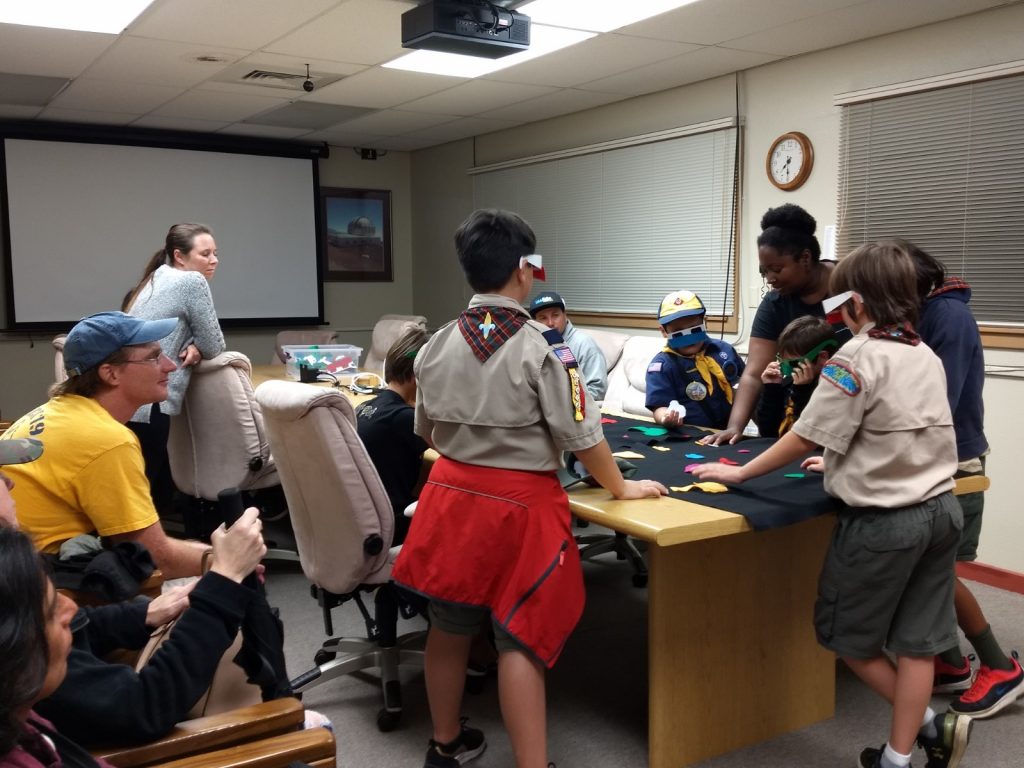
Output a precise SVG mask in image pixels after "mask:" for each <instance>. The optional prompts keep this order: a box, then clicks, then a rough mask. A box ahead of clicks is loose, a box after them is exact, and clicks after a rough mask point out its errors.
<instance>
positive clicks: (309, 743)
mask: <svg viewBox="0 0 1024 768" xmlns="http://www.w3.org/2000/svg"><path fill="white" fill-rule="evenodd" d="M336 756H337V747H336V746H335V741H334V734H333V733H331V732H330V731H329V730H327V729H326V728H310V729H309V730H306V731H293V732H291V733H285V734H282V735H280V736H273V737H271V738H269V739H261V740H260V741H252V742H248V743H245V744H239V745H237V746H234V747H228V748H227V749H219V750H217V751H215V752H204V753H202V754H198V755H192V756H191V757H186V758H183V759H181V760H174V761H172V762H170V763H160V764H159V765H158V766H154V768H287V766H289V765H290V764H291V763H293V762H295V761H299V762H302V763H306V764H307V765H310V766H312V767H313V768H334V765H335V761H336Z"/></svg>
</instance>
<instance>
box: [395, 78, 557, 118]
mask: <svg viewBox="0 0 1024 768" xmlns="http://www.w3.org/2000/svg"><path fill="white" fill-rule="evenodd" d="M557 90H558V89H556V88H551V87H548V86H543V85H523V84H521V83H498V82H494V81H493V80H471V81H470V82H468V83H463V84H461V85H456V86H455V87H454V88H449V89H448V90H446V91H440V92H439V93H435V94H432V95H430V96H424V97H423V98H422V99H416V100H415V101H410V102H407V103H405V104H403V105H402V109H404V110H412V111H414V112H418V111H423V112H435V113H442V114H449V115H477V114H480V113H481V112H486V111H488V110H491V109H498V108H500V107H507V106H508V105H510V104H516V103H518V102H523V101H526V100H528V99H535V98H537V97H538V96H544V95H546V94H550V93H555V92H556V91H557Z"/></svg>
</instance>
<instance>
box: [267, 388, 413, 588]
mask: <svg viewBox="0 0 1024 768" xmlns="http://www.w3.org/2000/svg"><path fill="white" fill-rule="evenodd" d="M256 400H257V401H258V402H259V404H260V407H261V409H262V411H263V418H264V422H265V424H266V427H267V434H268V435H269V436H270V444H271V447H272V448H273V450H274V457H275V460H276V461H277V469H278V473H279V475H280V478H281V486H282V487H283V488H284V495H285V497H286V498H287V500H288V514H289V516H290V517H291V522H292V530H293V531H294V532H295V543H296V545H297V548H298V551H299V561H300V563H301V564H302V570H303V572H304V573H305V574H306V578H307V579H309V580H310V581H311V582H312V583H313V584H315V585H316V586H319V587H321V588H322V589H326V590H327V591H329V592H334V593H336V594H346V593H348V592H351V591H353V590H354V589H356V587H358V586H359V585H360V584H383V583H385V582H386V581H387V580H388V578H389V577H390V574H391V563H390V557H389V548H390V546H391V540H392V537H393V535H394V527H395V518H394V511H393V510H392V508H391V501H390V500H389V499H388V495H387V493H386V492H385V490H384V485H383V483H381V480H380V477H379V476H378V475H377V470H376V469H375V468H374V466H373V462H372V461H370V457H369V456H368V455H367V453H366V448H364V447H363V443H362V441H361V440H360V439H359V434H358V433H357V432H356V416H355V412H354V411H353V410H352V405H351V403H350V402H349V401H348V399H347V398H346V397H345V395H343V394H342V393H341V392H339V391H338V390H332V389H324V388H321V387H311V386H309V385H308V384H299V383H297V382H290V381H266V382H264V383H263V384H260V386H259V387H257V388H256Z"/></svg>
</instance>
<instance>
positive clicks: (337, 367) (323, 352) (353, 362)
mask: <svg viewBox="0 0 1024 768" xmlns="http://www.w3.org/2000/svg"><path fill="white" fill-rule="evenodd" d="M282 349H283V350H284V353H285V357H286V358H287V359H286V360H285V373H286V374H287V376H288V378H289V379H295V380H296V381H298V380H299V365H304V366H306V367H307V368H315V369H316V370H318V371H323V372H325V373H330V374H333V375H335V376H338V375H340V374H343V373H356V372H357V371H358V370H359V358H360V356H361V355H362V354H363V350H362V347H354V346H352V345H351V344H319V345H315V344H314V345H294V344H286V345H284V346H283V347H282Z"/></svg>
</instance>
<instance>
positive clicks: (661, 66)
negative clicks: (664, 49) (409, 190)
mask: <svg viewBox="0 0 1024 768" xmlns="http://www.w3.org/2000/svg"><path fill="white" fill-rule="evenodd" d="M779 58H780V57H779V56H775V55H772V54H767V53H755V52H752V51H734V50H732V49H728V48H719V47H716V46H708V47H706V48H700V49H699V50H696V51H694V52H693V53H687V54H684V55H683V56H677V57H676V58H674V59H671V60H669V61H662V62H659V63H658V64H651V65H649V66H646V67H640V68H638V69H634V70H632V71H631V72H626V73H624V74H621V75H614V76H612V77H606V78H603V79H601V80H595V81H594V82H592V83H584V84H583V85H581V86H580V87H581V88H584V89H588V90H589V89H593V90H595V91H605V92H616V93H625V94H628V95H630V96H640V95H642V94H645V93H654V92H655V91H664V90H667V89H668V88H675V87H677V86H680V85H686V84H688V83H696V82H699V81H700V80H707V79H708V78H711V77H718V76H719V75H726V74H729V73H730V72H739V71H742V70H744V69H749V68H750V67H756V66H759V65H761V64H767V63H768V62H770V61H776V60H777V59H779Z"/></svg>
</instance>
